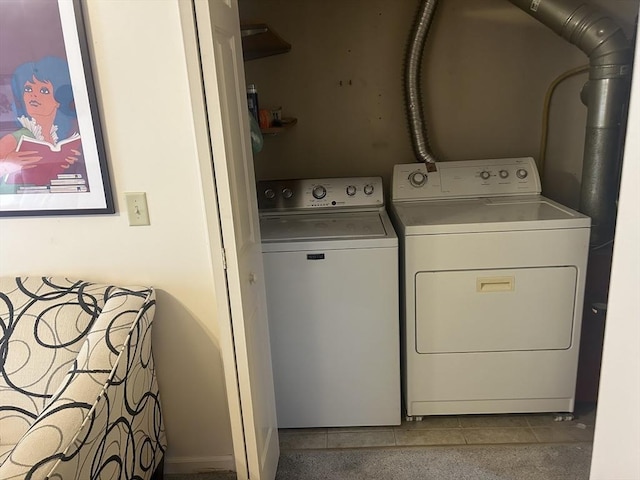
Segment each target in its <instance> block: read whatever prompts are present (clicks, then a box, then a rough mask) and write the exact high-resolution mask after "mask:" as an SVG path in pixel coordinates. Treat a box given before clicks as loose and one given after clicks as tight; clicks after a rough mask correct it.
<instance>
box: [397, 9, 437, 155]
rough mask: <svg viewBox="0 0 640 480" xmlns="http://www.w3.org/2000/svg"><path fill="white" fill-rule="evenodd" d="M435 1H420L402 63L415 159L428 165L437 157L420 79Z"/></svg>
mask: <svg viewBox="0 0 640 480" xmlns="http://www.w3.org/2000/svg"><path fill="white" fill-rule="evenodd" d="M437 4H438V0H423V1H422V3H421V4H420V6H419V8H418V12H417V13H416V17H415V20H414V24H413V28H412V29H411V36H410V37H409V43H408V44H407V51H406V57H405V64H404V96H405V107H406V110H407V117H408V120H409V131H410V133H411V143H412V145H413V151H414V154H415V156H416V158H417V161H418V162H420V161H422V162H425V163H427V166H430V165H431V166H433V165H434V164H435V162H436V159H435V157H434V155H433V154H432V153H431V151H430V149H429V139H428V137H427V129H426V126H425V121H424V110H423V105H422V95H421V88H420V81H421V70H422V57H423V56H424V46H425V43H426V40H427V35H428V34H429V27H431V23H432V21H433V16H434V14H435V9H436V5H437Z"/></svg>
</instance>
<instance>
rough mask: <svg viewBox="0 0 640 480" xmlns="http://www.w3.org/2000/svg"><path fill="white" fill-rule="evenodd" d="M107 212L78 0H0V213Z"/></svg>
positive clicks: (100, 145)
mask: <svg viewBox="0 0 640 480" xmlns="http://www.w3.org/2000/svg"><path fill="white" fill-rule="evenodd" d="M96 213H114V205H113V197H112V194H111V186H110V182H109V173H108V169H107V161H106V155H105V150H104V143H103V141H102V131H101V128H100V117H99V115H98V110H97V102H96V97H95V91H94V88H93V78H92V75H91V63H90V60H89V55H88V43H87V38H86V34H85V29H84V22H83V16H82V10H81V3H80V0H29V1H24V0H0V216H20V215H79V214H96Z"/></svg>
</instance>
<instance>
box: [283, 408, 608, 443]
mask: <svg viewBox="0 0 640 480" xmlns="http://www.w3.org/2000/svg"><path fill="white" fill-rule="evenodd" d="M554 418H555V416H554V415H552V414H522V415H520V414H518V415H459V416H434V417H424V420H422V421H419V422H407V421H403V422H402V424H401V425H399V426H389V427H340V428H306V429H281V430H280V431H279V434H280V448H281V450H305V449H340V448H368V447H393V446H398V447H399V446H435V445H499V444H522V443H584V442H586V443H591V442H592V441H593V428H594V423H595V406H594V405H578V406H577V407H576V412H575V418H574V420H572V421H565V422H556V421H554Z"/></svg>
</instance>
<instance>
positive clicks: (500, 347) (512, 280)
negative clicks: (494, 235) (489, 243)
mask: <svg viewBox="0 0 640 480" xmlns="http://www.w3.org/2000/svg"><path fill="white" fill-rule="evenodd" d="M576 278H577V269H576V268H575V267H572V266H562V267H542V268H515V269H504V270H462V271H437V272H419V273H418V274H417V275H416V282H415V288H416V292H415V294H416V351H417V352H418V353H436V354H437V353H464V352H467V353H469V352H506V351H522V350H564V349H568V348H570V347H571V337H572V332H573V322H574V306H575V305H574V304H575V298H576Z"/></svg>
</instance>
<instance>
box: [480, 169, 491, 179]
mask: <svg viewBox="0 0 640 480" xmlns="http://www.w3.org/2000/svg"><path fill="white" fill-rule="evenodd" d="M490 176H491V173H489V172H487V171H486V170H483V171H482V172H480V178H481V179H483V180H489V177H490Z"/></svg>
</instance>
